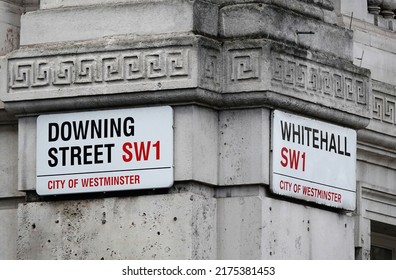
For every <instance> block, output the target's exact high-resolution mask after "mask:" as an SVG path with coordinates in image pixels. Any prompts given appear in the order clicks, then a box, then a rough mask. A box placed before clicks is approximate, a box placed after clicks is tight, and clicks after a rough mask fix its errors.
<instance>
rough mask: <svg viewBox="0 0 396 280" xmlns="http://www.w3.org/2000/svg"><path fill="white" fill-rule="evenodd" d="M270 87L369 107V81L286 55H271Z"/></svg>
mask: <svg viewBox="0 0 396 280" xmlns="http://www.w3.org/2000/svg"><path fill="white" fill-rule="evenodd" d="M272 84H273V85H281V86H283V87H286V88H290V89H292V90H294V91H297V92H301V93H304V94H306V95H308V96H309V95H318V96H323V97H326V96H327V97H330V98H334V99H335V100H337V99H339V100H340V101H341V100H344V101H346V102H351V103H353V104H355V105H357V106H364V107H365V106H367V105H368V96H369V93H368V80H367V79H365V78H364V77H359V76H357V75H355V74H353V73H348V72H343V71H339V70H338V69H334V68H331V67H326V66H321V65H318V64H316V63H312V62H308V61H303V60H300V59H296V58H294V57H291V56H287V55H282V54H275V53H274V55H273V63H272Z"/></svg>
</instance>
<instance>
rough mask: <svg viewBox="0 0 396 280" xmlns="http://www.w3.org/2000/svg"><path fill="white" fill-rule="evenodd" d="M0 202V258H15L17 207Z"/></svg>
mask: <svg viewBox="0 0 396 280" xmlns="http://www.w3.org/2000/svg"><path fill="white" fill-rule="evenodd" d="M4 204H5V203H4V202H3V201H1V202H0V228H1V234H0V248H1V250H0V260H15V259H16V247H17V236H18V235H17V224H18V223H17V209H16V208H5V207H4Z"/></svg>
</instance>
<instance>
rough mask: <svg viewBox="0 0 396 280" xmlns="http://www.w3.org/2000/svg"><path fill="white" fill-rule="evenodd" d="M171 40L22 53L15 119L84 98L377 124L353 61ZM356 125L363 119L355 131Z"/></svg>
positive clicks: (265, 46)
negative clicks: (262, 110)
mask: <svg viewBox="0 0 396 280" xmlns="http://www.w3.org/2000/svg"><path fill="white" fill-rule="evenodd" d="M167 38H168V37H166V36H165V37H164V38H162V39H163V40H158V41H156V42H154V41H147V42H142V41H141V40H139V41H137V40H135V39H131V41H125V42H122V43H115V42H117V41H116V40H114V41H113V44H108V43H107V44H106V43H103V42H102V43H100V44H96V45H95V46H91V47H83V48H80V47H79V46H75V45H70V46H69V47H67V48H64V49H59V48H56V47H55V46H58V45H54V47H53V48H52V47H51V46H50V45H49V46H47V48H46V50H45V51H43V50H42V49H39V48H37V47H32V48H22V49H20V50H19V51H17V52H15V53H12V54H10V55H8V56H7V59H5V60H3V61H2V62H1V64H2V67H1V69H0V73H1V75H0V81H2V82H1V83H0V84H1V86H2V87H3V89H2V90H1V91H0V92H1V99H2V100H3V101H4V102H5V103H6V105H5V106H8V109H10V108H11V109H10V110H11V111H12V107H13V106H14V107H13V108H19V107H18V103H20V104H21V106H22V105H23V111H24V112H27V110H28V111H29V112H34V110H38V108H39V110H45V108H47V110H54V108H55V107H54V104H53V102H52V103H51V100H56V99H59V98H67V100H68V101H70V104H69V103H68V101H66V100H65V99H64V101H65V102H62V104H64V106H73V107H74V109H75V106H77V105H76V104H74V103H75V102H74V103H73V101H72V100H73V99H72V98H80V99H79V101H78V106H82V107H81V108H84V106H85V107H87V106H88V107H90V106H92V102H89V100H92V98H94V99H95V101H96V102H102V103H103V104H104V103H106V104H109V102H111V104H114V106H116V104H124V105H126V103H125V102H126V101H125V100H126V99H128V100H130V101H129V102H132V103H133V104H135V105H136V104H143V103H142V102H146V103H144V104H149V103H153V102H154V103H157V102H161V103H162V102H165V100H168V102H173V103H175V102H176V103H177V102H179V103H183V104H186V103H197V102H199V103H200V104H206V106H212V107H215V108H218V107H228V108H230V107H232V108H238V107H241V106H249V107H252V106H263V105H267V106H274V105H276V106H278V107H285V108H289V107H290V106H291V105H290V104H292V103H294V105H293V106H294V109H295V110H297V111H298V110H299V109H298V108H299V107H301V108H305V110H308V109H307V105H308V104H309V106H311V107H312V108H311V109H310V110H312V112H313V114H323V115H326V116H323V118H325V119H326V118H331V119H332V120H333V121H334V119H337V117H335V115H334V111H337V112H342V113H344V114H346V115H348V116H350V117H349V118H345V117H342V118H341V120H340V121H341V122H344V123H345V120H347V123H348V125H351V124H352V126H355V125H356V127H361V126H362V124H363V123H366V124H365V125H367V122H368V119H369V118H370V114H371V112H370V110H371V100H372V99H371V97H370V94H371V86H370V78H369V77H370V74H369V72H368V71H366V70H362V69H361V68H358V67H356V66H354V65H353V64H351V63H349V62H347V61H345V60H337V59H331V60H330V59H328V57H327V56H321V55H319V54H317V53H308V52H307V51H303V50H300V49H295V48H292V47H286V46H285V45H282V44H278V43H275V42H274V41H271V40H266V39H250V40H247V39H245V40H241V41H237V40H234V41H229V42H224V43H223V45H220V44H219V43H218V42H216V41H213V40H209V39H206V38H203V37H200V36H195V35H189V36H184V37H180V38H175V37H173V38H168V39H167ZM91 44H92V43H91ZM81 46H86V44H84V43H81ZM103 46H106V47H103ZM187 90H189V91H187ZM172 92H174V95H172V94H173V93H172ZM206 92H207V93H206ZM121 94H124V95H123V96H121ZM114 95H117V96H114ZM100 96H104V99H103V100H102V101H99V100H100V99H99V98H100ZM105 96H108V97H105ZM110 96H111V97H110ZM150 96H152V97H150ZM142 97H143V98H142ZM162 97H163V98H162ZM81 98H85V99H84V101H82V99H81ZM161 98H162V99H161ZM118 99H120V100H119V101H117V100H118ZM170 100H172V101H170ZM39 102H41V103H39ZM45 102H47V103H48V102H50V103H51V105H49V104H47V105H45V104H46V103H45ZM76 102H77V101H76ZM86 102H88V103H86ZM117 102H118V103H117ZM147 102H148V103H147ZM66 104H69V105H66ZM72 104H74V105H72ZM84 104H85V105H84ZM34 106H36V109H35V107H34ZM49 107H51V108H49ZM28 108H29V109H28ZM324 108H326V110H329V111H328V112H329V113H328V114H327V113H324V112H325V109H324ZM21 109H22V108H19V109H16V110H15V112H18V113H20V110H21ZM292 109H293V108H292ZM330 111H331V112H332V113H330ZM354 118H357V119H359V121H357V123H355V124H354V122H355V121H356V119H354ZM363 120H364V121H363ZM366 121H367V122H366ZM363 126H364V125H363Z"/></svg>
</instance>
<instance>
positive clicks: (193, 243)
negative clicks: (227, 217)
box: [17, 193, 216, 259]
mask: <svg viewBox="0 0 396 280" xmlns="http://www.w3.org/2000/svg"><path fill="white" fill-rule="evenodd" d="M215 217H216V202H215V200H214V199H213V198H208V197H205V196H202V195H197V194H194V193H180V194H167V195H153V196H139V197H124V198H122V197H119V198H106V199H100V200H81V201H78V200H77V201H57V202H39V203H27V204H21V205H20V206H19V209H18V236H19V237H18V245H17V246H18V247H17V249H18V250H17V258H18V259H213V258H215V256H216V255H215V254H216V244H215V241H216V219H215Z"/></svg>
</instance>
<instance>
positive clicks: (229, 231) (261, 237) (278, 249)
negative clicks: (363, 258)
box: [217, 195, 355, 260]
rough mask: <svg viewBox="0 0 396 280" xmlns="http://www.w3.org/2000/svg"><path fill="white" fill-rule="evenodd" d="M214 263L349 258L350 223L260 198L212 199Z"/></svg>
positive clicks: (341, 217)
mask: <svg viewBox="0 0 396 280" xmlns="http://www.w3.org/2000/svg"><path fill="white" fill-rule="evenodd" d="M217 205H218V208H217V212H218V257H219V258H220V259H273V260H278V259H288V260H293V259H294V260H297V259H348V260H352V259H354V249H355V248H354V245H353V244H354V243H353V242H354V218H353V217H352V216H348V215H345V214H341V213H334V212H330V211H327V210H324V209H318V208H315V207H308V206H305V205H300V204H297V203H292V202H288V201H282V200H279V199H276V198H270V197H267V196H265V195H258V196H240V197H223V198H218V202H217Z"/></svg>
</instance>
